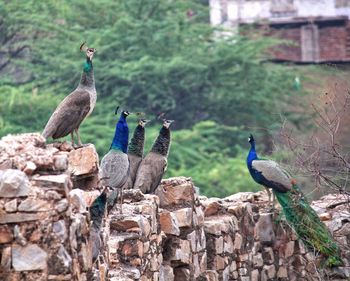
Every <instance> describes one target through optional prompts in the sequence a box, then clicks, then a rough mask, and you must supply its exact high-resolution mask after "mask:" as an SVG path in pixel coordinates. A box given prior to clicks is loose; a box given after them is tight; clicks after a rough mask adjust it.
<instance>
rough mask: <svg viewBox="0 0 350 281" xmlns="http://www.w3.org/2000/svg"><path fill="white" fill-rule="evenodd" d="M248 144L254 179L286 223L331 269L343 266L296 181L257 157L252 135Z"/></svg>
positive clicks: (333, 242)
mask: <svg viewBox="0 0 350 281" xmlns="http://www.w3.org/2000/svg"><path fill="white" fill-rule="evenodd" d="M248 141H249V143H250V145H251V148H250V150H249V153H248V157H247V166H248V170H249V172H250V175H251V176H252V178H253V179H254V180H255V181H256V182H257V183H258V184H261V185H263V186H264V187H265V188H266V189H269V188H271V189H272V192H273V194H274V195H275V196H276V197H277V200H278V202H279V203H280V204H281V206H282V208H283V212H284V214H285V216H286V219H287V221H288V222H289V223H290V225H291V226H292V227H293V229H294V230H295V232H296V233H297V235H298V237H299V239H301V240H302V241H303V243H304V244H305V245H306V247H307V248H308V249H310V250H311V251H316V252H319V253H321V254H322V255H323V256H324V257H326V264H327V265H329V266H338V265H341V264H342V261H341V258H340V252H339V247H338V245H337V243H336V242H335V241H334V240H333V238H332V236H331V234H330V232H329V231H328V229H327V227H326V226H325V224H324V223H323V222H322V221H321V220H320V218H319V217H318V215H317V213H316V212H315V210H314V209H312V208H311V206H310V205H309V203H308V201H307V199H306V197H305V196H304V194H303V193H302V191H301V190H300V188H299V186H298V185H297V182H296V180H295V179H293V178H292V177H291V176H290V175H289V174H288V173H287V172H286V171H285V170H284V169H282V168H281V167H280V166H279V165H278V164H277V163H276V162H274V161H272V160H265V159H260V158H259V157H258V155H257V153H256V150H255V140H254V137H253V136H252V135H250V137H249V139H248ZM269 201H270V198H269Z"/></svg>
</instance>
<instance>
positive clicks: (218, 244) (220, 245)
mask: <svg viewBox="0 0 350 281" xmlns="http://www.w3.org/2000/svg"><path fill="white" fill-rule="evenodd" d="M215 252H216V254H222V253H223V252H224V238H223V237H222V236H220V237H218V238H215Z"/></svg>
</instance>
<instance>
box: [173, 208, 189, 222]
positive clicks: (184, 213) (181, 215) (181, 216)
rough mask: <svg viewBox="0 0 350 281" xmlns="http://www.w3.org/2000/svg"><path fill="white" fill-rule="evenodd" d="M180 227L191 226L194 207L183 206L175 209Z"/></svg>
mask: <svg viewBox="0 0 350 281" xmlns="http://www.w3.org/2000/svg"><path fill="white" fill-rule="evenodd" d="M174 214H175V216H176V219H177V222H178V227H190V226H191V225H192V217H193V212H192V208H182V209H179V210H176V211H174Z"/></svg>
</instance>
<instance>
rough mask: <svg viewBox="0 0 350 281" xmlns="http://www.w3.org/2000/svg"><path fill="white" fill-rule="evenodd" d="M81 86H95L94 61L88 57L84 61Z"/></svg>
mask: <svg viewBox="0 0 350 281" xmlns="http://www.w3.org/2000/svg"><path fill="white" fill-rule="evenodd" d="M80 86H83V87H89V88H95V79H94V69H93V67H92V61H91V60H90V58H88V57H87V58H86V62H85V63H84V67H83V73H82V75H81V79H80Z"/></svg>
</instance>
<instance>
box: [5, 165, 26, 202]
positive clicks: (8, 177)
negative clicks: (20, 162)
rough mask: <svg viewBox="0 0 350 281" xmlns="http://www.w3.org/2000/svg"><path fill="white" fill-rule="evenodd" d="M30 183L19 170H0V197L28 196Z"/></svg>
mask: <svg viewBox="0 0 350 281" xmlns="http://www.w3.org/2000/svg"><path fill="white" fill-rule="evenodd" d="M29 192H30V183H29V180H28V178H27V176H26V174H25V173H23V172H22V171H20V170H14V169H7V170H0V197H5V198H12V197H21V196H28V195H29Z"/></svg>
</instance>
